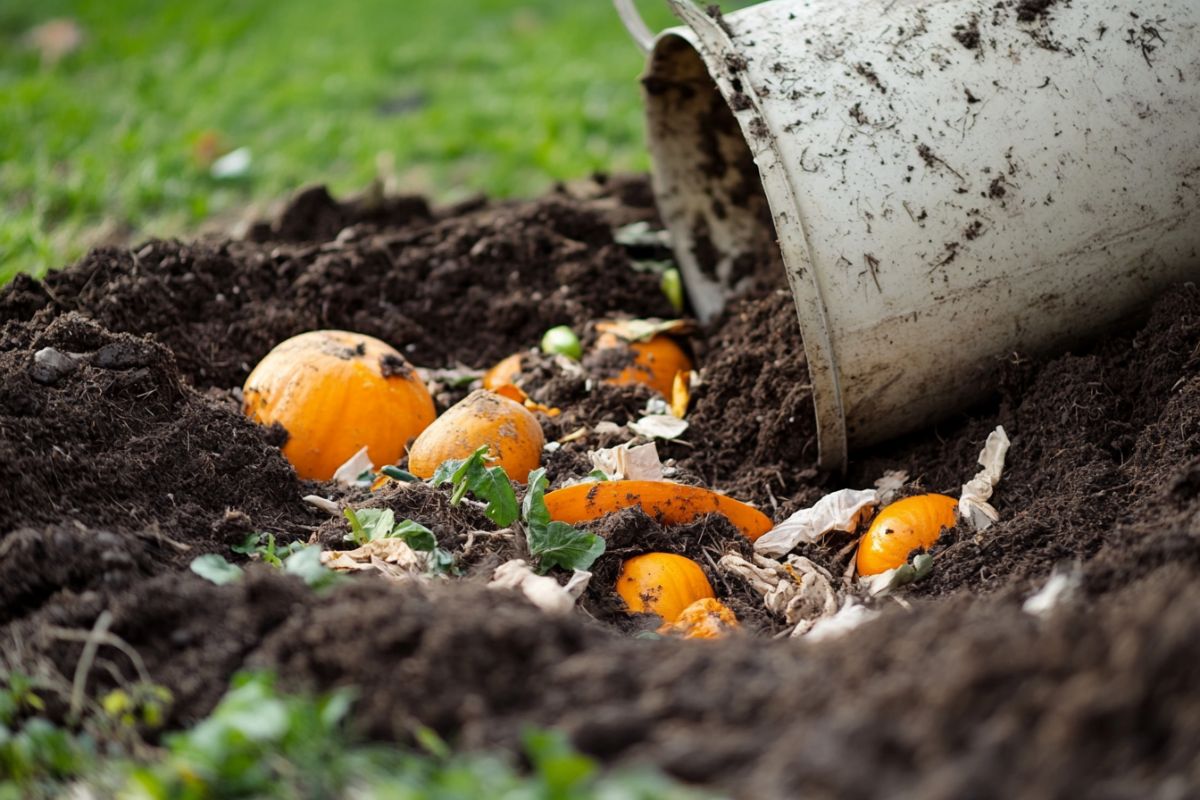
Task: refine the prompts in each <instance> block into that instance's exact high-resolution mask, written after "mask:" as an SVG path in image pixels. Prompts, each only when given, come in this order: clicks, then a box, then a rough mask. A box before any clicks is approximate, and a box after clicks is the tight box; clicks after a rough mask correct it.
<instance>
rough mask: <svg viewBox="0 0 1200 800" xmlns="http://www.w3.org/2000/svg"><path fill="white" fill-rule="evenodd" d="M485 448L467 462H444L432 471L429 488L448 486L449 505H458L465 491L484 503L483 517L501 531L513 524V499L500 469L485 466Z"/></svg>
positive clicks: (466, 459)
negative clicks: (485, 505) (449, 493)
mask: <svg viewBox="0 0 1200 800" xmlns="http://www.w3.org/2000/svg"><path fill="white" fill-rule="evenodd" d="M487 457H488V447H487V445H484V446H483V447H480V448H479V449H478V450H476V451H475V452H474V453H472V454H471V455H470V457H468V458H462V459H451V460H449V461H444V462H442V464H441V465H440V466H439V467H438V468H437V470H435V471H434V473H433V477H432V478H431V479H430V481H429V482H430V484H431V485H433V486H441V485H442V484H443V483H450V484H451V485H453V486H454V491H453V492H452V493H451V495H450V505H454V506H456V505H458V504H459V503H461V502H462V499H463V497H465V496H466V494H467V492H468V491H469V492H470V493H471V494H473V495H475V497H477V498H478V499H480V500H483V501H485V502H486V503H487V508H485V509H484V511H483V513H484V514H486V515H487V518H488V519H490V520H491V521H492V522H494V523H496V524H497V525H498V526H500V527H501V528H505V527H508V526H509V525H512V524H513V523H514V522H516V520H517V496H516V494H514V493H513V489H512V483H510V482H509V480H508V473H506V472H505V471H504V468H503V467H488V466H486V462H487Z"/></svg>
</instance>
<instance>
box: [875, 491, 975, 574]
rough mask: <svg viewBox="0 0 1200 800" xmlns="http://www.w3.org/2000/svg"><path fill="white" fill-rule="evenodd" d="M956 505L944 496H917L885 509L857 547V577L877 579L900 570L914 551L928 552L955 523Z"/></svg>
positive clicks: (956, 519)
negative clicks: (881, 574)
mask: <svg viewBox="0 0 1200 800" xmlns="http://www.w3.org/2000/svg"><path fill="white" fill-rule="evenodd" d="M957 510H958V501H957V500H955V499H954V498H953V497H947V496H946V495H944V494H919V495H914V496H912V497H906V498H904V499H903V500H897V501H896V502H894V503H892V504H891V505H888V506H885V507H884V508H883V509H882V510H881V511H880V512H879V514H878V516H876V517H875V521H874V522H872V523H871V527H870V528H868V529H867V532H866V534H865V535H864V536H863V538H862V541H860V542H859V543H858V555H857V556H856V557H855V561H856V564H857V566H858V574H859V575H878V574H879V573H881V572H886V571H887V570H889V569H895V568H896V567H900V566H903V565H904V564H905V563H907V562H908V557H909V555H910V554H911V553H912V552H913V551H914V550H917V549H922V550H924V549H928V548H929V547H930V546H931V545H933V543H934V542H936V541H937V540H938V537H939V536H941V535H942V531H943V530H945V529H946V528H953V527H954V525H955V523H956V522H957V521H958V516H957Z"/></svg>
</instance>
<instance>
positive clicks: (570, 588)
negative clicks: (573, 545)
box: [488, 558, 592, 615]
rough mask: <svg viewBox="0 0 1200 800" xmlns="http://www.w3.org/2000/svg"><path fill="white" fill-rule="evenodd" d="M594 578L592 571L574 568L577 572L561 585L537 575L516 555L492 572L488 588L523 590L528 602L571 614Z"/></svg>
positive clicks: (548, 611) (546, 609)
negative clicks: (564, 584)
mask: <svg viewBox="0 0 1200 800" xmlns="http://www.w3.org/2000/svg"><path fill="white" fill-rule="evenodd" d="M591 579H592V573H590V572H585V571H583V570H579V569H577V570H575V574H574V575H572V576H571V579H570V580H569V581H567V585H566V586H560V585H559V583H558V581H556V580H554V578H551V577H549V576H547V575H538V574H537V573H536V572H534V571H533V570H532V569H530V567H529V564H527V563H525V561H523V560H521V559H519V558H515V559H513V560H512V561H505V562H504V563H503V564H501V565H500V566H498V567H496V571H495V572H493V573H492V580H491V583H489V584H488V588H489V589H514V590H517V591H520V592H521V593H522V594H523V595H525V598H526V599H527V600H529V602H531V603H533V604H534V605H535V606H537V607H538V608H540V609H541V610H543V611H545V612H546V613H548V614H560V615H561V614H569V613H571V610H572V609H573V608H575V601H576V600H578V599H579V598H580V596H581V595H582V594H583V592H584V590H586V589H587V587H588V582H589V581H591Z"/></svg>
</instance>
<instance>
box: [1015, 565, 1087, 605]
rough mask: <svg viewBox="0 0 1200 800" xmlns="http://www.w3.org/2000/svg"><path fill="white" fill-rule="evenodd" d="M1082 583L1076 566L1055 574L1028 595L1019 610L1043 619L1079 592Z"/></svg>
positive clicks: (1080, 574)
mask: <svg viewBox="0 0 1200 800" xmlns="http://www.w3.org/2000/svg"><path fill="white" fill-rule="evenodd" d="M1082 583H1083V575H1082V573H1081V572H1080V571H1079V567H1078V565H1076V566H1075V568H1074V569H1071V570H1069V571H1067V572H1055V573H1054V574H1053V575H1051V576H1050V577H1049V579H1048V580H1047V581H1046V585H1045V586H1043V587H1042V588H1041V589H1038V590H1037V592H1035V593H1034V594H1032V595H1030V596H1029V597H1028V598H1027V599H1026V600H1025V602H1024V604H1022V606H1021V609H1022V610H1023V611H1025V613H1027V614H1033V615H1034V616H1035V617H1044V616H1045V615H1047V614H1049V613H1050V612H1051V611H1053V610H1054V608H1055V607H1057V606H1059V605H1061V604H1062V603H1063V602H1064V601H1066V600H1069V599H1070V598H1071V595H1073V594H1075V592H1076V591H1078V590H1079V587H1080V585H1081V584H1082Z"/></svg>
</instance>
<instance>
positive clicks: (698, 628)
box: [658, 597, 738, 639]
mask: <svg viewBox="0 0 1200 800" xmlns="http://www.w3.org/2000/svg"><path fill="white" fill-rule="evenodd" d="M737 627H738V619H737V614H734V613H733V609H731V608H730V607H729V606H727V605H725V604H724V603H722V602H721V601H720V600H718V599H716V598H715V597H705V598H703V599H701V600H697V601H696V602H694V603H692V604H691V605H690V606H688V607H687V608H685V609H684V610H683V612H682V613H680V615H679V618H678V619H677V620H675V621H674V622H664V623H663V624H662V626H661V627H660V628H659V629H658V632H659V633H660V634H662V635H663V636H672V635H673V636H681V637H683V638H684V639H720V638H721V637H723V636H725V635H726V634H728V633H730V632H732V631H735V630H737Z"/></svg>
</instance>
